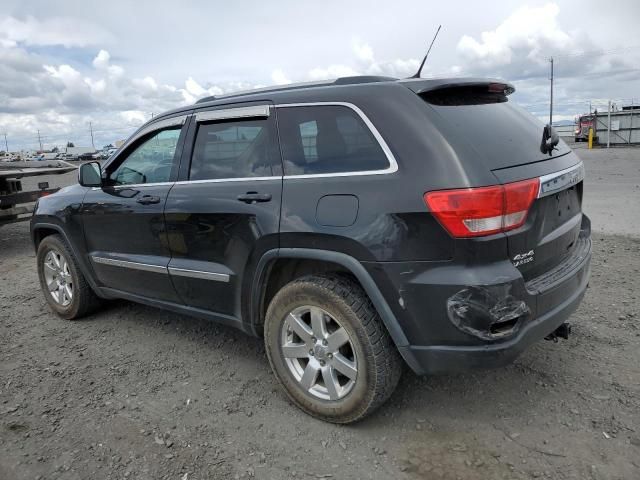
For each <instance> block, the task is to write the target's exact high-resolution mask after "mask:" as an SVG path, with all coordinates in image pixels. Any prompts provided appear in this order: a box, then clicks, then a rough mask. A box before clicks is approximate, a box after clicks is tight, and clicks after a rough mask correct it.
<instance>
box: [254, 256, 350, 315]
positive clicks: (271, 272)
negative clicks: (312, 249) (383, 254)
mask: <svg viewBox="0 0 640 480" xmlns="http://www.w3.org/2000/svg"><path fill="white" fill-rule="evenodd" d="M322 273H339V274H341V275H345V276H349V277H351V278H352V279H353V280H354V281H356V282H357V279H356V278H355V276H354V275H353V274H352V273H351V272H350V271H348V270H347V269H346V268H345V267H344V266H342V265H340V264H338V263H335V262H328V261H323V260H317V259H310V258H292V257H284V258H282V257H278V258H275V259H273V260H271V261H270V262H269V264H268V265H267V271H266V272H265V278H264V281H263V283H262V288H261V289H262V292H261V295H260V305H259V310H258V311H257V312H256V313H257V317H256V318H255V319H254V320H255V321H256V322H257V323H258V324H259V325H262V324H263V323H264V318H265V315H266V313H267V308H268V307H269V304H270V303H271V300H272V299H273V297H274V296H275V295H276V293H278V291H279V290H280V289H281V288H282V287H284V286H285V285H286V284H287V283H289V282H292V281H294V280H296V279H298V278H301V277H304V276H306V275H313V274H322Z"/></svg>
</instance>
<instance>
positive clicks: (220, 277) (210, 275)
mask: <svg viewBox="0 0 640 480" xmlns="http://www.w3.org/2000/svg"><path fill="white" fill-rule="evenodd" d="M169 273H170V274H171V275H175V276H177V277H189V278H199V279H201V280H214V281H216V282H228V281H229V275H227V274H226V273H215V272H203V271H202V270H189V269H188V268H177V267H169Z"/></svg>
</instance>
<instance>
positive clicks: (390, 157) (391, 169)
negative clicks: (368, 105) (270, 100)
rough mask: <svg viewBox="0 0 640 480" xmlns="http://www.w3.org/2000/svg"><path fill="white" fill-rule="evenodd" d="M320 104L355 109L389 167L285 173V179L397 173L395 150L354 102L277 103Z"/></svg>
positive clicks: (282, 104) (290, 106)
mask: <svg viewBox="0 0 640 480" xmlns="http://www.w3.org/2000/svg"><path fill="white" fill-rule="evenodd" d="M318 106H338V107H347V108H350V109H351V110H353V111H354V112H355V113H356V114H357V115H358V116H359V117H360V119H361V120H362V121H363V122H364V124H365V125H366V126H367V128H368V129H369V131H370V132H371V134H372V135H373V137H374V138H375V139H376V141H377V142H378V145H380V148H381V149H382V151H383V152H384V154H385V156H386V157H387V160H388V161H389V167H388V168H385V169H382V170H360V171H354V172H334V173H309V174H301V175H287V174H286V173H285V175H284V179H285V180H286V179H289V178H328V177H353V176H360V175H387V174H391V173H395V172H397V171H398V162H397V161H396V157H395V156H394V155H393V152H392V151H391V149H390V148H389V145H387V142H385V140H384V138H383V137H382V135H381V134H380V132H379V131H378V129H377V128H376V126H375V125H374V124H373V122H372V121H371V120H370V119H369V117H367V115H366V114H365V113H364V112H363V111H362V110H360V108H359V107H358V106H356V105H354V104H353V103H350V102H306V103H280V104H277V105H276V106H275V107H276V108H295V107H318Z"/></svg>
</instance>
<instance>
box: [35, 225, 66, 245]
mask: <svg viewBox="0 0 640 480" xmlns="http://www.w3.org/2000/svg"><path fill="white" fill-rule="evenodd" d="M59 233H60V231H58V229H56V228H53V227H49V226H37V225H36V226H34V227H33V246H34V247H35V248H36V250H37V249H38V247H39V246H40V242H42V240H44V239H45V238H46V237H48V236H50V235H57V234H59Z"/></svg>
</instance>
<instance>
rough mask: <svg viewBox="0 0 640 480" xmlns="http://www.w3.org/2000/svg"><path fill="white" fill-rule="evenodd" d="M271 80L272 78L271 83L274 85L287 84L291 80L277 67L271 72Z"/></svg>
mask: <svg viewBox="0 0 640 480" xmlns="http://www.w3.org/2000/svg"><path fill="white" fill-rule="evenodd" d="M271 80H273V83H275V84H276V85H287V84H289V83H291V80H289V78H287V76H286V75H285V73H284V72H283V71H282V70H280V69H279V68H278V69H276V70H274V71H273V72H271Z"/></svg>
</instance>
